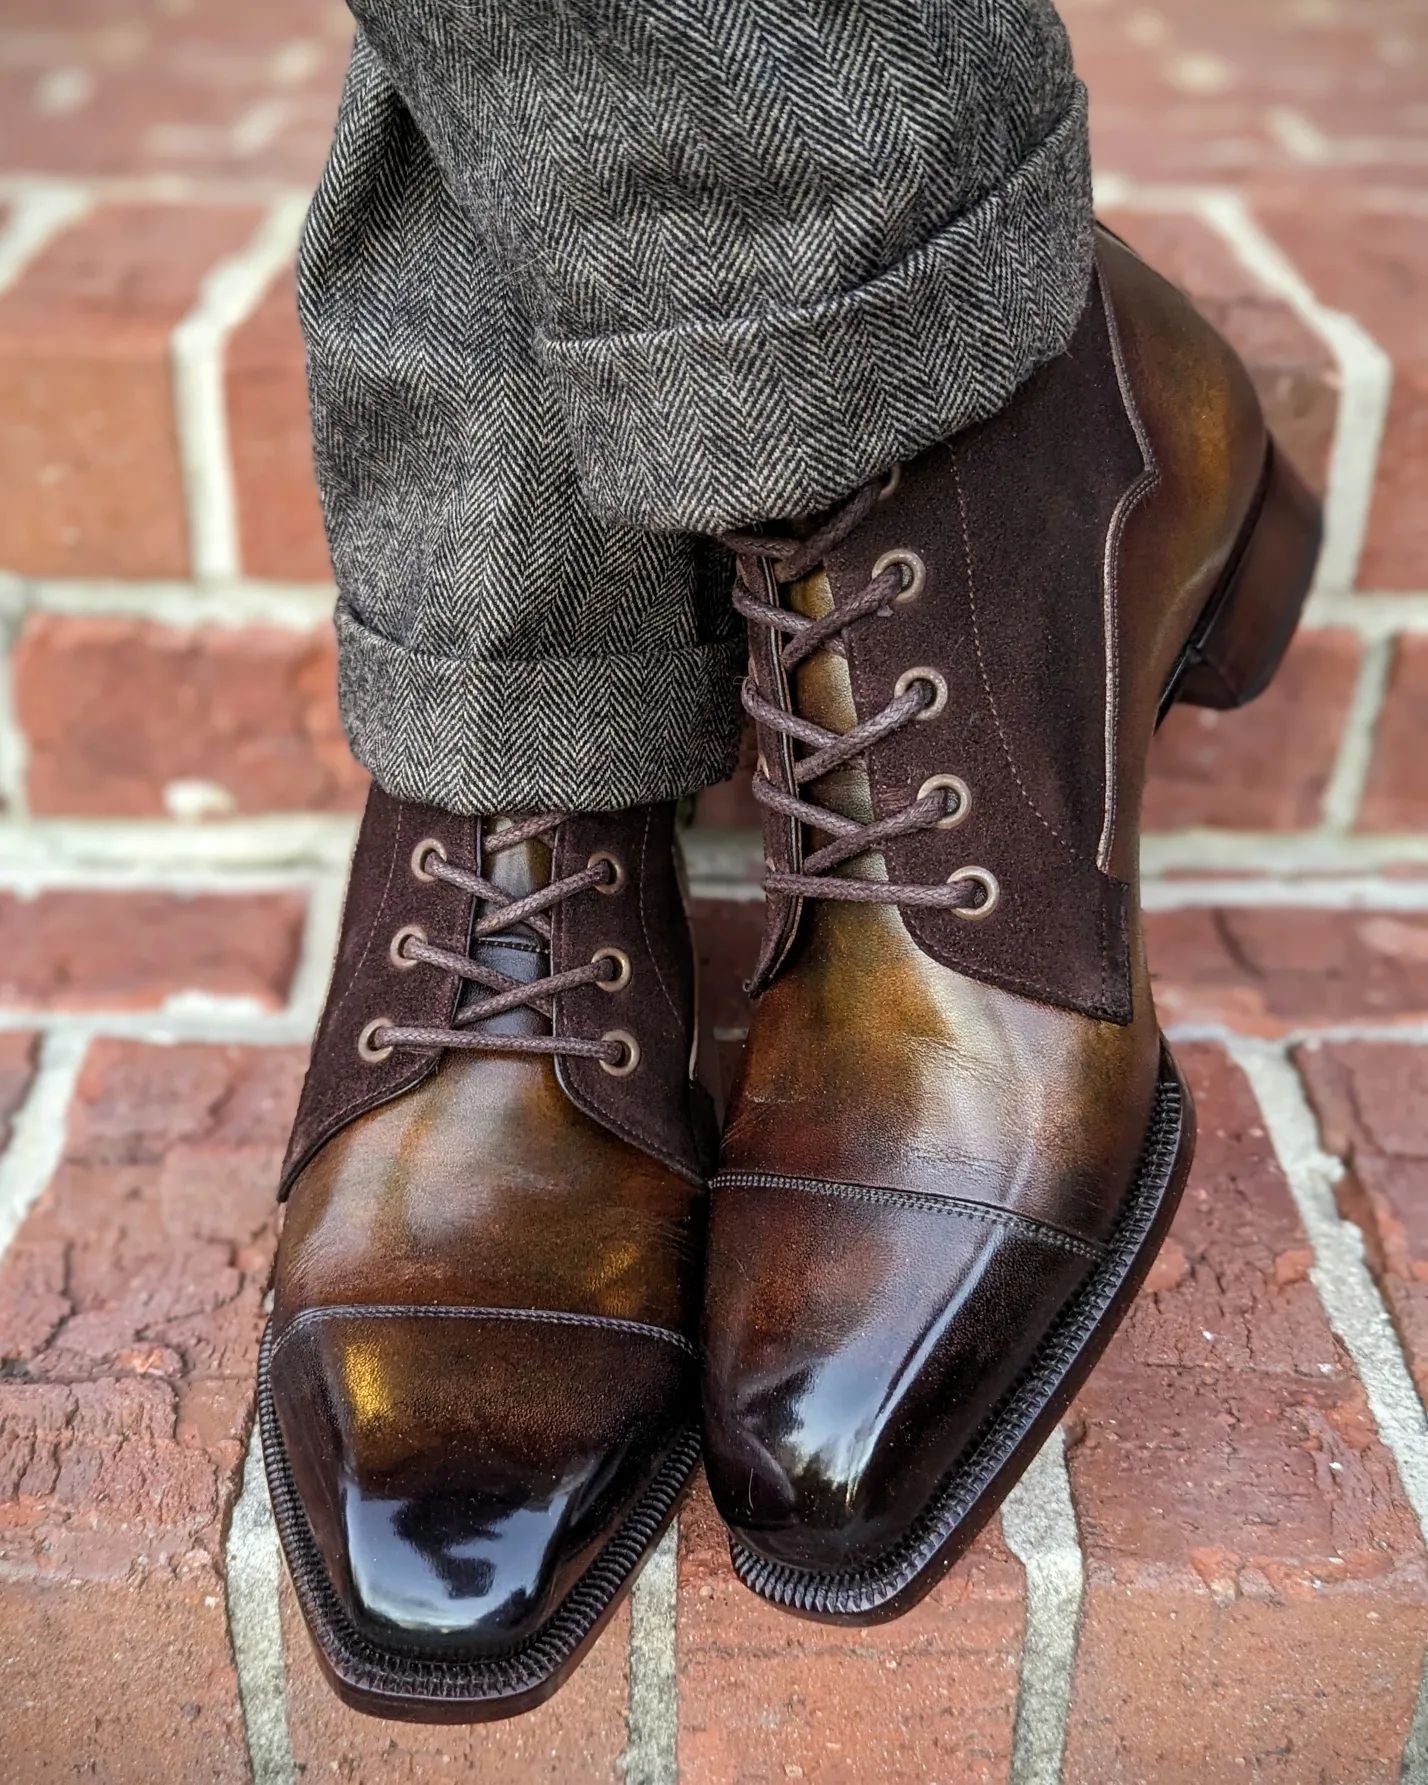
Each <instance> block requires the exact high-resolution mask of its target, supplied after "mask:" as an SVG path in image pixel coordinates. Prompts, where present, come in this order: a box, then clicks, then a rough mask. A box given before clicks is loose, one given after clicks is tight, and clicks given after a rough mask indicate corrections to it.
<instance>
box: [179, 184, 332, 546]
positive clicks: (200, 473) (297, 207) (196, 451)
mask: <svg viewBox="0 0 1428 1785" xmlns="http://www.w3.org/2000/svg"><path fill="white" fill-rule="evenodd" d="M303 214H304V211H303V206H302V205H301V204H300V203H298V202H297V201H296V200H294V199H291V198H286V199H280V200H279V201H278V203H276V204H275V205H273V206H272V208H271V209H270V210H269V211H268V214H267V215H266V216H265V217H264V218H263V220H262V222H261V223H260V224H259V225H258V228H257V230H256V231H255V232H254V234H253V237H252V239H251V240H250V241H249V242H248V243H247V245H246V246H245V247H243V248H242V249H240V250H239V252H238V253H237V254H234V255H231V256H230V257H229V258H228V259H227V260H224V261H221V262H220V263H219V264H218V265H217V266H216V267H214V268H213V270H212V271H211V272H210V273H209V274H208V276H207V277H206V278H205V279H204V281H203V285H202V287H201V288H200V291H199V296H198V302H197V303H196V304H195V305H194V307H193V309H192V310H191V311H190V312H189V313H188V315H187V316H186V317H185V318H184V319H183V321H182V322H181V323H180V324H179V325H178V327H177V328H176V329H175V330H174V333H173V339H172V341H171V343H170V346H171V357H172V362H173V374H174V408H175V420H176V422H177V425H178V437H179V460H180V464H181V466H182V471H183V486H184V498H185V502H186V505H187V508H188V534H189V554H190V556H191V558H192V561H193V566H194V570H195V571H196V572H197V574H198V575H199V576H200V577H236V576H237V575H238V574H239V549H238V512H237V498H236V496H235V494H234V488H233V465H232V455H231V454H230V452H229V446H228V406H227V400H226V397H225V393H224V388H223V350H224V346H225V344H226V342H227V340H228V337H229V336H230V335H231V334H232V332H233V330H234V329H235V328H237V327H238V326H239V324H240V323H242V322H243V320H244V319H245V317H247V316H248V315H249V314H250V313H251V312H252V310H253V308H254V306H255V305H256V304H257V303H258V301H259V300H260V299H261V298H262V296H263V294H264V292H265V291H266V290H267V289H268V286H269V285H270V284H271V283H272V281H273V280H274V279H275V278H276V277H277V275H278V273H280V272H281V271H282V269H283V268H284V267H285V266H287V264H288V263H289V261H290V260H291V259H292V256H293V251H294V249H295V248H296V246H297V239H298V233H299V231H300V229H301V227H302V219H303Z"/></svg>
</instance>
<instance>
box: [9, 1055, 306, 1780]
mask: <svg viewBox="0 0 1428 1785" xmlns="http://www.w3.org/2000/svg"><path fill="white" fill-rule="evenodd" d="M300 1065H301V1062H300V1059H299V1058H298V1056H297V1055H295V1054H294V1053H292V1052H289V1051H287V1050H276V1049H245V1048H222V1047H172V1048H170V1047H151V1046H144V1045H140V1044H135V1043H127V1042H104V1041H101V1042H96V1043H95V1044H94V1045H93V1046H92V1048H91V1050H90V1052H89V1055H88V1058H87V1059H86V1061H85V1063H84V1067H83V1070H82V1073H81V1075H80V1079H79V1085H78V1090H77V1095H76V1100H75V1105H74V1108H73V1110H72V1112H71V1116H70V1121H69V1129H68V1134H67V1136H66V1140H65V1144H64V1149H63V1157H62V1159H61V1162H60V1165H59V1168H58V1170H57V1171H56V1173H55V1176H54V1178H53V1180H52V1182H51V1183H50V1184H49V1186H48V1187H47V1188H46V1189H45V1190H44V1192H43V1194H42V1195H41V1196H40V1198H39V1200H38V1201H37V1203H36V1204H35V1206H34V1208H33V1209H32V1210H31V1212H30V1214H29V1216H28V1217H27V1219H26V1220H25V1222H24V1225H23V1226H22V1227H21V1229H20V1232H19V1234H18V1236H17V1238H16V1239H15V1241H14V1243H13V1244H12V1246H11V1247H10V1250H9V1252H8V1253H7V1255H6V1257H5V1259H4V1261H3V1264H0V1628H3V1629H4V1630H5V1632H6V1638H5V1655H6V1661H7V1669H6V1687H7V1705H8V1707H9V1708H8V1710H7V1736H6V1745H7V1747H8V1749H9V1751H10V1752H11V1753H12V1754H19V1755H23V1756H29V1757H32V1758H33V1759H34V1761H35V1763H36V1767H35V1770H33V1771H30V1772H27V1773H22V1774H19V1775H12V1776H18V1777H21V1778H27V1779H28V1778H43V1777H52V1776H53V1777H60V1776H68V1775H69V1774H71V1773H74V1772H83V1771H85V1770H86V1769H87V1768H89V1767H91V1766H92V1765H93V1764H94V1763H96V1762H97V1761H99V1760H101V1759H102V1763H103V1768H104V1770H103V1773H102V1775H101V1776H103V1777H105V1778H109V1779H114V1780H125V1781H128V1780H133V1781H135V1782H136V1785H138V1782H139V1781H146V1780H152V1778H153V1777H154V1771H153V1769H154V1766H155V1763H156V1757H158V1756H161V1755H162V1756H164V1757H165V1760H166V1764H167V1765H169V1766H171V1767H172V1772H171V1773H170V1775H169V1776H172V1777H175V1778H193V1779H207V1778H214V1779H230V1778H231V1779H240V1778H243V1777H246V1758H245V1754H244V1748H243V1740H242V1730H241V1721H240V1717H239V1711H238V1703H237V1696H236V1678H235V1674H234V1669H233V1663H232V1658H231V1654H230V1650H229V1639H228V1628H227V1618H226V1613H225V1609H224V1600H223V1591H224V1588H223V1543H224V1537H225V1532H226V1527H227V1520H228V1516H229V1514H230V1512H231V1509H232V1505H233V1501H234V1499H235V1497H236V1494H237V1489H238V1482H239V1477H240V1474H241V1466H242V1457H243V1448H244V1445H245V1443H246V1438H247V1432H248V1428H249V1421H250V1418H251V1405H252V1376H253V1370H254V1367H255V1362H256V1356H257V1342H258V1335H259V1329H260V1325H261V1320H262V1314H261V1302H262V1297H263V1293H264V1289H265V1286H266V1282H267V1277H268V1273H269V1269H270V1264H271V1257H272V1248H273V1241H274V1234H275V1215H276V1209H275V1204H274V1200H273V1186H274V1183H275V1180H276V1173H277V1167H278V1163H279V1160H280V1158H281V1153H282V1146H283V1142H284V1140H285V1137H286V1130H287V1125H288V1123H289V1121H290V1119H291V1113H292V1108H293V1105H294V1102H295V1098H296V1091H297V1084H298V1077H299V1072H300Z"/></svg>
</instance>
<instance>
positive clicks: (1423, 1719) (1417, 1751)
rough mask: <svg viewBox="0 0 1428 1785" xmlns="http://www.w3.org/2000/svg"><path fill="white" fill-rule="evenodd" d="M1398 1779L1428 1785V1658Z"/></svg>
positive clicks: (1405, 1782) (1405, 1783) (1406, 1782)
mask: <svg viewBox="0 0 1428 1785" xmlns="http://www.w3.org/2000/svg"><path fill="white" fill-rule="evenodd" d="M1398 1777H1399V1779H1400V1781H1401V1782H1402V1785H1428V1657H1425V1658H1424V1663H1423V1678H1422V1679H1421V1680H1420V1681H1419V1683H1418V1698H1417V1701H1416V1703H1415V1704H1414V1706H1413V1721H1412V1723H1410V1724H1409V1727H1408V1740H1407V1741H1406V1742H1405V1743H1404V1744H1403V1765H1402V1768H1401V1770H1400V1772H1399V1775H1398Z"/></svg>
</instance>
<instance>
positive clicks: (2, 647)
mask: <svg viewBox="0 0 1428 1785" xmlns="http://www.w3.org/2000/svg"><path fill="white" fill-rule="evenodd" d="M13 637H14V624H13V621H12V620H11V618H10V616H9V614H8V613H6V612H4V611H0V812H9V813H11V814H12V820H11V822H12V823H13V822H16V821H18V822H20V823H23V822H24V821H25V819H26V817H27V816H28V813H29V809H30V791H29V759H30V751H29V745H28V743H27V741H26V738H25V733H24V730H23V729H22V727H21V725H20V720H19V715H18V713H17V712H16V708H15V660H14V656H13V654H12V651H11V644H12V640H13Z"/></svg>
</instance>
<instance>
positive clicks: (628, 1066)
mask: <svg viewBox="0 0 1428 1785" xmlns="http://www.w3.org/2000/svg"><path fill="white" fill-rule="evenodd" d="M600 1039H601V1041H618V1042H619V1044H620V1046H621V1047H622V1048H623V1049H624V1050H625V1052H624V1057H623V1058H622V1059H620V1060H618V1061H617V1062H616V1063H615V1064H614V1065H613V1066H612V1065H611V1064H610V1062H609V1061H608V1060H601V1062H600V1070H601V1071H602V1072H608V1073H609V1075H610V1077H611V1078H628V1077H629V1076H630V1074H631V1073H632V1072H633V1071H634V1070H635V1068H636V1067H637V1066H638V1065H639V1063H640V1044H639V1042H638V1041H636V1040H635V1038H634V1036H633V1035H631V1034H630V1032H629V1030H628V1029H611V1030H609V1031H608V1032H607V1033H606V1034H604V1035H602V1036H601V1037H600Z"/></svg>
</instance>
